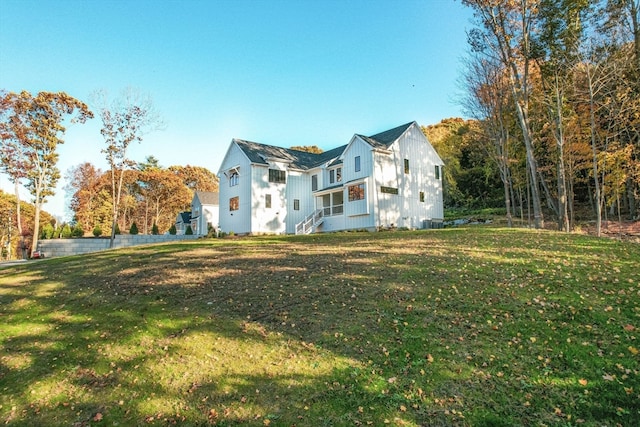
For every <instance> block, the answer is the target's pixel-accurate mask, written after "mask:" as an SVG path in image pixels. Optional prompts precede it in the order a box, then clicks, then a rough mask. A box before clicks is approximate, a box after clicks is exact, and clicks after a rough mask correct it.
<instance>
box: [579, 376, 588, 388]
mask: <svg viewBox="0 0 640 427" xmlns="http://www.w3.org/2000/svg"><path fill="white" fill-rule="evenodd" d="M578 383H579V384H580V385H581V386H585V387H586V386H587V383H588V382H587V380H585V379H584V378H580V379H579V380H578Z"/></svg>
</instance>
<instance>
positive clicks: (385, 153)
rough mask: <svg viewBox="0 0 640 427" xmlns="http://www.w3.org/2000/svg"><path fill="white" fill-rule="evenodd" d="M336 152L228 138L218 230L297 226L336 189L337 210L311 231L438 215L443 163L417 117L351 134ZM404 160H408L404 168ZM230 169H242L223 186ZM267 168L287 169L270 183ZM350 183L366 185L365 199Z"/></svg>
mask: <svg viewBox="0 0 640 427" xmlns="http://www.w3.org/2000/svg"><path fill="white" fill-rule="evenodd" d="M236 141H238V142H237V143H236ZM238 144H240V145H238ZM243 150H246V152H245V151H243ZM340 150H342V149H340ZM334 151H336V152H334V153H331V152H328V153H331V154H330V156H326V155H325V157H322V155H317V156H318V157H315V158H314V157H309V156H307V155H306V154H305V155H300V153H299V152H295V151H294V150H287V149H284V148H279V147H274V146H266V145H262V144H257V143H249V142H246V141H242V140H233V141H232V143H231V146H230V147H229V149H228V151H227V154H226V155H225V158H224V160H223V162H222V165H221V167H220V170H219V173H218V176H219V178H220V227H221V229H222V230H223V231H224V232H231V231H233V232H235V233H239V234H245V233H269V234H279V233H295V227H296V224H298V223H300V222H301V221H303V220H304V219H305V218H306V217H307V216H308V215H310V214H311V213H312V212H314V210H316V209H319V208H327V207H329V206H327V203H329V201H330V200H333V196H331V198H329V195H330V194H333V195H335V193H336V192H342V196H343V197H342V200H343V201H342V213H340V212H339V211H338V213H335V212H333V211H332V210H331V214H330V215H327V216H326V217H325V218H324V222H323V223H322V225H321V226H320V228H319V229H318V230H317V231H323V232H326V231H339V230H353V229H370V230H371V229H376V228H378V227H391V226H395V227H406V228H422V227H424V225H425V223H426V221H429V220H434V219H436V220H442V218H443V217H444V212H443V203H442V166H443V162H442V160H441V159H440V157H439V156H438V154H437V153H436V151H435V150H434V149H433V147H432V146H431V144H430V143H429V141H428V139H427V138H426V137H425V136H424V134H423V133H422V130H421V129H420V127H419V125H418V124H417V123H416V122H411V123H407V124H405V125H402V126H398V127H396V128H393V129H390V130H388V131H385V132H382V133H379V134H376V135H373V136H371V137H364V136H360V135H354V136H353V138H351V141H350V142H349V144H348V145H347V146H346V147H345V148H344V150H343V151H338V150H337V149H336V150H334ZM305 156H306V157H305ZM356 158H359V170H356ZM251 159H253V160H254V161H253V162H251ZM405 159H406V160H408V162H409V164H408V171H407V172H405ZM319 160H321V161H322V162H323V163H322V164H320V163H319V162H318V161H319ZM337 160H339V161H340V162H339V164H340V166H339V167H340V168H341V170H342V171H341V172H342V173H341V180H340V181H337V180H335V176H336V175H334V182H330V179H329V176H330V175H329V170H330V169H334V168H336V167H338V166H337V164H336V163H335V161H337ZM331 164H333V166H330V165H331ZM436 166H437V167H438V169H439V172H440V174H439V175H440V176H439V178H436V176H435V175H436V172H435V171H436ZM232 168H238V170H239V172H240V175H239V176H240V179H239V183H238V185H234V186H230V185H229V180H228V178H229V177H228V176H227V174H226V173H225V172H228V171H229V170H230V169H232ZM269 169H277V170H281V171H285V173H286V182H285V183H276V182H269ZM314 175H315V176H317V184H318V185H317V188H315V189H313V188H312V181H313V179H312V177H313V176H314ZM356 185H362V186H363V187H364V198H363V199H361V200H352V201H350V200H349V187H351V186H356ZM332 186H335V187H332ZM383 188H384V191H383ZM325 189H326V190H325ZM421 193H422V197H421ZM233 197H239V209H238V210H236V211H233V212H231V211H230V209H229V201H230V199H231V198H233ZM267 197H269V198H270V200H271V206H270V207H269V206H267ZM337 205H339V202H338V204H337Z"/></svg>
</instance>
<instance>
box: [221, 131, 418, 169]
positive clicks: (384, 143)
mask: <svg viewBox="0 0 640 427" xmlns="http://www.w3.org/2000/svg"><path fill="white" fill-rule="evenodd" d="M413 123H415V122H410V123H407V124H404V125H402V126H398V127H395V128H393V129H389V130H387V131H384V132H380V133H377V134H375V135H372V136H364V135H357V136H358V137H360V138H361V139H363V140H364V141H365V142H367V143H368V144H369V145H371V146H372V147H373V148H382V149H388V148H389V146H390V145H391V144H393V143H394V142H395V141H396V140H397V139H398V138H400V136H402V134H403V133H405V132H406V131H407V129H409V127H410V126H411V125H412V124H413ZM233 141H234V142H235V143H236V144H238V146H239V147H240V149H241V150H242V151H244V153H245V154H246V155H247V157H248V158H249V160H250V161H251V163H256V164H262V165H268V164H269V163H268V162H267V161H266V159H268V158H275V159H278V160H280V161H286V162H289V163H290V165H291V167H293V168H296V169H300V170H308V169H312V168H315V167H318V166H320V165H322V164H323V163H327V162H330V163H329V165H330V166H335V165H338V164H340V163H342V161H341V160H339V157H340V155H342V153H343V152H344V150H345V148H347V146H346V145H343V146H341V147H338V148H334V149H333V150H329V151H325V152H324V153H320V154H315V153H308V152H306V151H299V150H291V149H288V148H282V147H276V146H273V145H265V144H260V143H257V142H251V141H245V140H243V139H234V140H233Z"/></svg>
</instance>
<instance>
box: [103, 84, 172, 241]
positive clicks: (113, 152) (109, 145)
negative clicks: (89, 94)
mask: <svg viewBox="0 0 640 427" xmlns="http://www.w3.org/2000/svg"><path fill="white" fill-rule="evenodd" d="M93 98H94V103H95V104H96V109H97V112H98V114H99V116H100V119H101V120H102V130H101V131H100V132H101V133H102V136H103V137H104V140H105V143H106V148H105V149H104V150H102V152H103V153H104V154H105V155H106V159H107V162H108V164H109V168H110V173H111V195H112V216H113V218H112V226H111V240H110V247H113V242H114V239H115V229H116V227H115V226H116V223H117V221H118V214H119V209H120V203H121V197H122V185H123V180H124V173H125V170H126V169H129V168H132V167H133V166H135V163H134V162H132V161H131V160H130V159H129V158H128V149H129V147H130V145H131V144H132V143H134V142H138V143H139V142H141V141H142V138H143V136H144V135H145V134H147V133H148V132H151V131H153V130H158V129H160V128H162V127H163V123H162V119H161V118H160V115H159V113H158V112H157V111H156V110H155V108H154V107H153V104H152V102H151V98H150V97H149V96H148V95H144V94H142V93H141V92H140V91H138V90H133V89H127V90H125V91H124V92H123V93H122V94H121V96H120V97H119V98H117V99H115V100H109V99H108V96H107V94H106V93H105V92H97V93H96V94H94V97H93Z"/></svg>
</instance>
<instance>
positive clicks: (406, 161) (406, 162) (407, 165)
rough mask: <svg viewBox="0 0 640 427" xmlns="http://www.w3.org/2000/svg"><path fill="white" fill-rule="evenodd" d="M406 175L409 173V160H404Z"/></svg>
mask: <svg viewBox="0 0 640 427" xmlns="http://www.w3.org/2000/svg"><path fill="white" fill-rule="evenodd" d="M404 173H409V159H404Z"/></svg>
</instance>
